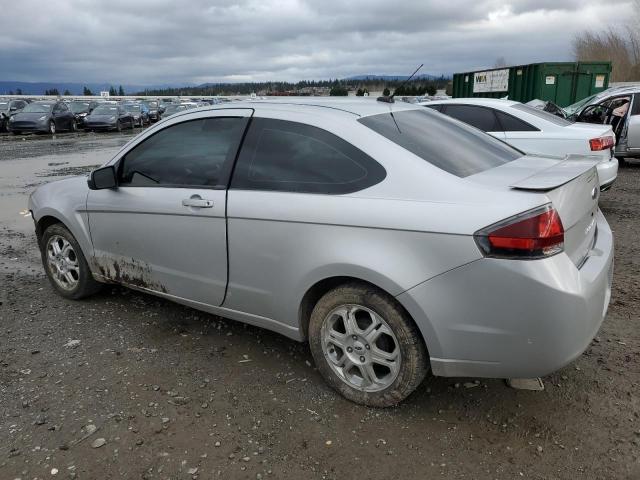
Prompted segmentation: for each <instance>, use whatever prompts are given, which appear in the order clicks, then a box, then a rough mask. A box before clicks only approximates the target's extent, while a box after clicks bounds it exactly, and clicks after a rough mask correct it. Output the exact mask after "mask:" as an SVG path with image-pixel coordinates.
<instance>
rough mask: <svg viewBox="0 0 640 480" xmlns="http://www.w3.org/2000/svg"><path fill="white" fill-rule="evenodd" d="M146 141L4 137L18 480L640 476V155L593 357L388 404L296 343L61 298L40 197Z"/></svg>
mask: <svg viewBox="0 0 640 480" xmlns="http://www.w3.org/2000/svg"><path fill="white" fill-rule="evenodd" d="M128 138H129V136H128V135H124V134H102V135H97V134H75V135H58V136H57V138H51V137H50V136H37V137H36V136H33V137H27V138H26V139H22V138H19V137H9V136H0V172H1V173H0V205H1V206H2V208H0V282H1V283H0V302H1V303H0V479H2V480H5V479H8V480H12V479H15V478H20V479H23V480H25V479H36V478H37V479H48V478H78V479H111V478H125V479H140V478H142V479H191V478H200V479H209V478H248V479H257V478H264V479H267V478H278V479H280V478H287V479H289V478H290V479H300V478H340V479H343V478H344V479H352V478H363V479H369V478H372V479H373V478H381V479H405V478H406V479H409V478H423V479H426V478H468V479H484V478H487V479H513V478H520V477H523V478H530V479H552V478H563V479H574V478H585V479H623V478H629V479H638V478H640V418H639V417H640V400H639V394H640V388H639V381H640V334H639V333H638V327H639V326H640V320H639V315H638V312H639V311H640V293H639V292H640V246H639V241H640V240H639V235H640V218H639V216H638V212H639V211H640V163H638V164H632V165H630V166H629V167H627V168H624V169H622V170H621V172H620V176H619V178H618V182H617V183H616V185H615V186H614V187H613V189H612V190H611V191H610V192H606V193H604V194H603V195H602V200H601V204H602V209H603V210H604V212H605V214H606V216H607V218H608V220H609V222H610V223H611V226H612V227H613V229H614V231H615V236H616V242H617V245H616V248H617V252H616V272H615V279H614V292H613V298H612V303H611V306H610V309H609V313H608V316H607V319H606V320H605V323H604V325H603V328H602V330H601V332H600V333H599V335H598V337H597V338H596V340H594V342H593V343H592V345H591V346H590V347H589V349H588V350H587V351H586V352H585V353H584V355H582V357H581V358H579V359H578V360H577V361H576V362H575V363H574V364H572V365H570V366H568V367H566V368H565V369H563V370H562V371H559V372H557V373H556V374H554V375H552V376H550V377H547V378H545V379H544V381H545V386H546V389H545V391H543V392H528V391H516V390H513V389H510V388H508V387H507V386H506V385H505V384H504V382H503V381H501V380H481V381H480V382H479V383H478V384H477V385H476V384H475V383H473V382H474V379H444V378H433V377H432V378H429V379H427V381H425V383H424V384H423V385H422V387H421V388H420V389H419V390H418V391H417V392H416V393H415V394H414V395H412V396H411V397H410V398H409V399H408V400H407V401H406V402H405V403H404V404H402V405H401V406H399V407H397V408H392V409H385V410H376V409H368V408H364V407H360V406H357V405H354V404H352V403H349V402H347V401H345V400H343V399H342V398H340V397H337V396H336V395H335V394H334V392H333V391H331V390H330V389H329V388H328V387H326V386H325V384H324V383H323V381H322V379H321V378H320V376H319V375H318V373H317V372H316V370H315V369H314V367H313V362H312V359H311V356H310V354H309V350H308V348H307V346H306V345H302V344H298V343H296V342H293V341H290V340H288V339H286V338H284V337H281V336H279V335H276V334H273V333H270V332H267V331H264V330H260V329H257V328H253V327H249V326H244V325H242V324H239V323H235V322H233V321H230V320H224V319H222V318H218V317H215V316H212V315H207V314H204V313H201V312H198V311H195V310H191V309H189V308H186V307H182V306H179V305H175V304H172V303H169V302H166V301H164V300H159V299H157V298H155V297H153V296H149V295H145V294H140V293H136V292H133V291H130V290H127V289H124V288H119V287H109V288H106V289H105V290H104V291H103V292H102V293H101V294H99V295H97V296H95V297H93V298H91V299H89V300H86V301H81V302H73V301H68V300H64V299H62V298H61V297H59V296H57V295H55V294H54V293H53V291H52V289H51V287H50V286H49V284H48V282H47V280H46V278H45V276H44V274H43V271H42V267H41V265H40V262H39V256H38V251H37V248H36V243H35V237H34V235H33V233H32V230H33V227H32V223H31V219H30V218H28V217H27V216H25V215H24V212H23V210H24V209H25V208H26V201H27V196H28V194H29V192H30V191H31V190H32V189H33V188H35V187H36V186H37V185H39V184H41V183H44V182H48V181H51V180H55V179H56V177H60V176H65V175H70V174H78V173H83V172H85V171H87V170H89V169H90V168H91V166H93V165H97V164H100V163H102V162H103V161H105V160H106V159H108V158H109V157H110V156H111V155H112V154H113V153H114V152H115V151H116V150H117V149H118V148H119V146H121V145H122V144H124V143H125V142H126V141H127V140H128ZM472 385H473V386H472ZM469 387H471V388H469Z"/></svg>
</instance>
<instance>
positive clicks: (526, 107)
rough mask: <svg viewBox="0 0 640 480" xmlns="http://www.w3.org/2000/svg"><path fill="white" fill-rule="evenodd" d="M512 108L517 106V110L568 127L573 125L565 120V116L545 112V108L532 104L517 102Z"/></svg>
mask: <svg viewBox="0 0 640 480" xmlns="http://www.w3.org/2000/svg"><path fill="white" fill-rule="evenodd" d="M511 108H515V109H516V110H520V111H521V112H526V113H528V114H530V115H535V116H536V117H539V118H542V119H543V120H546V121H547V122H551V123H555V124H556V125H558V126H560V127H567V126H569V125H572V123H571V122H569V121H568V120H565V119H564V118H560V117H558V116H557V115H554V114H553V113H549V112H545V111H544V110H540V109H539V108H535V107H532V106H531V105H525V104H523V103H516V104H515V105H512V106H511Z"/></svg>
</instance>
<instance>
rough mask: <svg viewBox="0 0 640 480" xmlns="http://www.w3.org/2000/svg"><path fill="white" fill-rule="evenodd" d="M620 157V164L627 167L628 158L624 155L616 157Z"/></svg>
mask: <svg viewBox="0 0 640 480" xmlns="http://www.w3.org/2000/svg"><path fill="white" fill-rule="evenodd" d="M616 158H617V159H618V165H619V166H621V167H626V166H627V165H628V164H627V160H626V159H625V158H624V157H616Z"/></svg>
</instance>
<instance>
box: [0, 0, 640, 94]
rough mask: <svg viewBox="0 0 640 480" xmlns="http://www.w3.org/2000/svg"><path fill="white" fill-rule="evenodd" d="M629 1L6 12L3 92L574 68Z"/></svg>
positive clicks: (185, 1) (326, 0) (371, 0)
mask: <svg viewBox="0 0 640 480" xmlns="http://www.w3.org/2000/svg"><path fill="white" fill-rule="evenodd" d="M631 3H632V1H631V0H629V1H623V0H598V1H591V0H522V1H517V0H513V1H503V2H500V1H493V0H449V1H446V0H444V1H443V0H403V1H391V0H182V1H180V0H171V1H166V0H109V1H103V0H55V1H53V0H52V1H47V2H45V1H41V0H0V5H2V6H3V8H2V10H1V13H0V80H15V81H58V82H63V81H67V82H111V83H114V84H120V83H122V84H143V85H145V84H146V85H149V84H181V83H196V84H198V83H203V82H217V81H224V82H226V81H263V80H293V81H295V80H301V79H321V78H336V77H338V78H342V77H346V76H350V75H357V74H406V73H410V72H411V71H413V69H414V68H415V66H417V65H418V64H420V63H424V64H425V67H424V69H423V70H422V72H421V73H432V74H441V73H452V72H457V71H466V70H473V69H478V68H483V67H487V66H492V65H493V64H494V63H495V61H496V59H497V58H498V57H504V58H505V59H506V60H507V62H508V63H509V64H518V63H531V62H537V61H559V60H560V61H563V60H572V52H571V38H572V37H573V36H574V35H575V33H576V32H579V31H581V30H583V29H585V28H604V27H607V26H615V25H619V24H620V21H621V20H620V19H628V18H630V16H631V11H632V9H631Z"/></svg>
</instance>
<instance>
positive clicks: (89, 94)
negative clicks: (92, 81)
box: [82, 87, 93, 96]
mask: <svg viewBox="0 0 640 480" xmlns="http://www.w3.org/2000/svg"><path fill="white" fill-rule="evenodd" d="M82 94H83V95H86V96H91V95H93V92H92V91H91V90H89V89H88V88H87V87H82Z"/></svg>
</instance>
